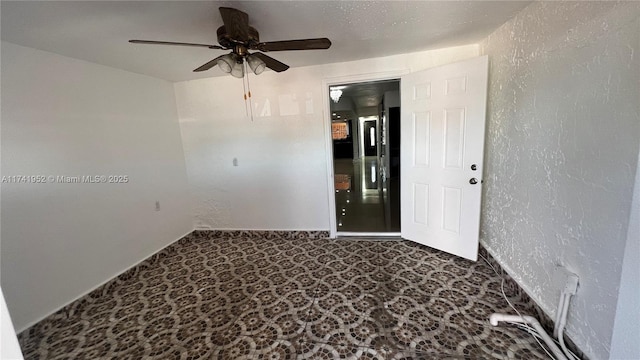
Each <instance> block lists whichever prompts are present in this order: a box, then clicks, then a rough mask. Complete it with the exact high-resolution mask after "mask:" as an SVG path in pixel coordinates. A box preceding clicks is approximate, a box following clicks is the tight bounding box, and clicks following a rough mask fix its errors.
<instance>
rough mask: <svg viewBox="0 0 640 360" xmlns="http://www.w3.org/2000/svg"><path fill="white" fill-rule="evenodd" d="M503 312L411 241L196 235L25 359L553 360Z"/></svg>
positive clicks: (84, 304)
mask: <svg viewBox="0 0 640 360" xmlns="http://www.w3.org/2000/svg"><path fill="white" fill-rule="evenodd" d="M70 281H71V280H70ZM507 295H508V296H511V295H510V294H509V292H507ZM512 300H513V301H514V302H516V306H518V304H517V300H518V299H517V298H516V297H515V296H514V298H513V299H512ZM493 312H505V313H513V311H512V310H511V309H510V307H509V305H508V304H507V302H506V301H505V299H504V298H503V295H502V293H501V278H500V277H499V276H497V275H496V273H494V271H493V270H492V269H491V268H490V267H489V266H488V265H487V263H485V262H484V261H482V260H480V261H478V262H475V263H474V262H471V261H467V260H463V259H459V258H456V257H454V256H451V255H448V254H445V253H443V252H440V251H436V250H433V249H430V248H427V247H424V246H421V245H418V244H415V243H412V242H409V241H402V240H379V239H378V240H376V239H346V240H343V239H339V240H331V239H322V238H320V239H319V238H312V237H310V236H305V235H297V236H284V235H283V236H265V237H261V236H251V235H248V234H247V235H243V234H238V235H234V236H229V235H225V236H223V235H220V233H216V232H210V233H206V232H195V233H194V234H191V235H188V236H187V237H185V238H183V239H181V240H180V241H178V242H176V243H175V244H173V245H171V246H170V247H168V248H166V249H164V250H163V251H161V252H160V253H158V254H156V255H154V256H153V257H151V258H149V259H147V260H145V261H144V262H143V263H141V264H140V265H139V266H137V267H136V268H134V269H132V270H130V271H128V272H127V273H125V274H123V275H121V276H119V277H118V278H116V279H114V280H113V281H111V282H110V283H108V284H106V285H104V286H102V287H101V288H99V289H97V290H96V291H93V292H92V293H91V294H89V295H87V296H85V297H83V298H81V299H79V300H77V301H76V302H74V303H72V304H71V305H68V306H66V307H65V308H64V309H62V310H60V311H58V312H56V313H55V314H53V315H51V316H49V317H48V318H46V319H44V320H42V321H41V322H39V323H38V324H36V325H34V326H33V327H31V328H29V329H27V330H25V331H24V332H22V333H21V334H20V335H19V340H20V344H21V347H22V350H23V353H24V355H25V359H183V360H194V359H342V358H345V359H494V358H497V359H546V358H548V357H547V356H546V355H545V353H544V350H543V349H542V348H541V347H540V346H539V345H538V343H537V342H536V341H535V340H534V338H533V337H532V336H530V335H528V334H527V333H526V332H524V331H522V330H520V329H518V328H515V327H502V326H501V327H493V326H491V325H490V324H489V322H488V318H489V315H490V314H491V313H493Z"/></svg>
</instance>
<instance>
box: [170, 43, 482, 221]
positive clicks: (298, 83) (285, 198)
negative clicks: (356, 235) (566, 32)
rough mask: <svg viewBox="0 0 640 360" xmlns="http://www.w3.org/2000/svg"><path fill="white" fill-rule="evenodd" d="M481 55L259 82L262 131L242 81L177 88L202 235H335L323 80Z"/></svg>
mask: <svg viewBox="0 0 640 360" xmlns="http://www.w3.org/2000/svg"><path fill="white" fill-rule="evenodd" d="M478 50H479V48H478V46H477V45H468V46H460V47H455V48H447V49H440V50H432V51H424V52H420V53H414V54H410V55H400V56H390V57H384V58H375V59H368V60H359V61H353V62H347V63H339V64H329V65H322V66H309V67H302V68H292V69H289V70H288V71H286V72H283V73H274V72H273V71H267V72H264V73H263V74H261V75H260V76H251V77H250V81H251V93H252V95H253V105H254V110H253V115H254V119H253V121H252V120H251V119H250V117H248V116H247V113H246V110H245V103H244V100H243V97H242V94H243V88H242V81H241V80H240V79H236V78H233V77H231V76H227V77H217V78H211V79H203V80H193V81H186V82H181V83H177V84H176V85H175V91H176V100H177V104H178V114H179V117H180V128H181V131H182V142H183V145H184V151H185V158H186V163H187V173H188V176H189V185H190V189H191V194H192V199H193V209H194V210H193V211H194V221H195V227H196V228H201V229H207V228H213V229H245V230H327V229H329V226H330V225H329V220H330V219H329V217H330V215H329V206H328V204H329V200H328V197H329V196H333V194H329V193H328V184H327V179H328V177H327V149H326V138H325V136H327V135H328V134H327V133H325V131H327V127H328V114H327V112H328V105H327V109H325V108H324V107H325V103H324V100H323V91H328V89H323V88H322V84H323V80H325V79H336V78H338V79H340V80H343V79H345V77H353V76H355V75H360V74H371V78H374V77H375V76H380V74H384V73H385V72H389V71H407V72H408V71H416V70H421V69H425V68H429V67H433V66H437V65H441V64H446V63H450V62H454V61H457V60H463V59H468V58H471V57H475V56H477V55H478ZM234 159H236V160H237V161H236V165H237V166H234Z"/></svg>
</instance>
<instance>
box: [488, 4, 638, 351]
mask: <svg viewBox="0 0 640 360" xmlns="http://www.w3.org/2000/svg"><path fill="white" fill-rule="evenodd" d="M639 14H640V3H637V2H620V3H614V2H534V3H532V4H531V5H529V6H528V7H527V8H525V9H524V10H523V11H522V12H521V13H519V14H518V15H517V16H516V17H515V18H513V19H512V20H510V21H509V22H507V23H506V24H505V25H503V26H502V27H501V28H499V29H498V30H496V31H495V32H494V33H493V34H491V35H490V36H489V37H488V38H487V39H486V40H485V41H484V43H483V44H482V53H483V54H488V55H489V58H490V61H491V63H490V75H489V83H490V84H489V104H488V119H487V126H488V127H487V140H486V154H485V156H486V161H485V181H484V183H485V184H484V187H485V193H484V199H483V209H482V213H483V219H482V225H481V238H482V243H483V244H484V245H485V246H486V247H487V249H488V250H489V251H490V253H491V254H492V255H493V256H494V257H495V258H496V259H497V260H498V261H499V262H500V263H501V264H502V265H503V266H504V267H505V268H506V269H507V270H508V272H509V273H510V274H511V276H512V277H513V278H514V279H515V280H516V281H518V283H520V284H521V285H522V286H523V287H524V288H525V289H526V290H527V292H528V293H529V294H530V295H531V296H532V297H533V299H535V300H536V302H538V303H539V304H540V305H542V307H543V308H544V310H545V311H546V312H547V313H548V314H550V315H553V314H554V313H555V310H556V309H555V308H556V304H557V302H558V299H559V295H560V290H561V287H562V286H563V285H564V284H563V283H561V284H558V283H554V277H555V276H556V275H555V273H556V270H555V269H556V267H557V266H563V267H566V268H567V269H569V270H570V271H573V272H575V273H576V274H578V276H579V277H580V288H579V290H578V294H577V295H576V296H575V298H574V299H573V301H572V303H571V307H570V311H569V316H568V326H567V334H568V335H569V336H570V337H571V338H572V339H573V340H574V341H575V342H576V343H577V345H578V346H579V347H580V348H581V349H582V350H584V351H585V352H586V354H587V355H588V356H589V357H590V358H592V359H606V358H607V357H608V355H609V349H610V341H611V334H612V329H613V324H614V317H615V311H616V303H617V301H616V300H617V296H618V288H619V286H620V273H621V263H622V260H623V255H624V254H623V253H624V249H625V245H626V242H627V235H626V232H627V229H628V224H629V218H630V208H631V198H632V193H633V187H634V176H635V174H636V166H637V163H638V147H639V141H640V119H639V116H640V115H639V114H640V102H639V101H638V99H640V84H639V82H638V79H640V56H638V54H640V48H639V43H640V41H639V37H640V20H639ZM636 266H637V264H636ZM636 285H637V283H636ZM636 290H637V286H636ZM552 318H553V316H552ZM630 321H631V320H630ZM636 321H637V318H636ZM636 326H637V324H636Z"/></svg>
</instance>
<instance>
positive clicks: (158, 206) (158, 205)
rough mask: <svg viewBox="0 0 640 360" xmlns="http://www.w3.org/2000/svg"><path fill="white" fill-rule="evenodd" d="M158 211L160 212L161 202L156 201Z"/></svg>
mask: <svg viewBox="0 0 640 360" xmlns="http://www.w3.org/2000/svg"><path fill="white" fill-rule="evenodd" d="M156 211H160V201H158V200H156Z"/></svg>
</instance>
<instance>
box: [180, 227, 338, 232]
mask: <svg viewBox="0 0 640 360" xmlns="http://www.w3.org/2000/svg"><path fill="white" fill-rule="evenodd" d="M193 231H249V232H250V231H261V232H270V231H271V232H273V231H287V232H301V231H306V232H321V231H329V230H328V229H247V228H242V229H236V228H215V229H214V228H209V227H207V228H205V227H200V228H195V229H193Z"/></svg>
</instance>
